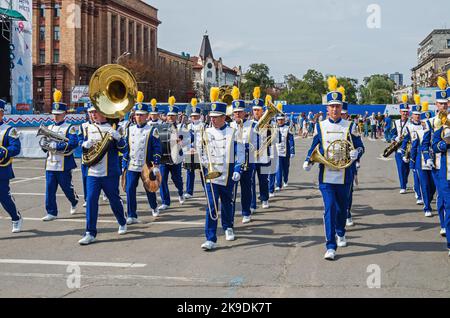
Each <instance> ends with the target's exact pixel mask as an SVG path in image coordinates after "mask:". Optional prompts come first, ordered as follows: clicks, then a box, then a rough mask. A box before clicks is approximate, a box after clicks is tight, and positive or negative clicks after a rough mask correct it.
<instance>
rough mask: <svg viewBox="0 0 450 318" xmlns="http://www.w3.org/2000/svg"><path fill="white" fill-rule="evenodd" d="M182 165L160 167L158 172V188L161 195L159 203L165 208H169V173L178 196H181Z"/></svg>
mask: <svg viewBox="0 0 450 318" xmlns="http://www.w3.org/2000/svg"><path fill="white" fill-rule="evenodd" d="M181 166H182V165H181V164H178V165H161V167H160V171H161V177H162V182H161V187H160V193H161V201H162V204H165V205H167V206H170V191H169V183H168V182H169V172H170V175H171V177H172V181H173V183H175V187H176V188H177V190H178V196H180V197H181V196H182V195H183V176H182V175H181V172H182V171H181V170H182V167H181Z"/></svg>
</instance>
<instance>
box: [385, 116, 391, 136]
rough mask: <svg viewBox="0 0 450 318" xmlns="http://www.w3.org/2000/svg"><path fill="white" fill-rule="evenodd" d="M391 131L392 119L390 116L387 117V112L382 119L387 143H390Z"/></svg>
mask: <svg viewBox="0 0 450 318" xmlns="http://www.w3.org/2000/svg"><path fill="white" fill-rule="evenodd" d="M391 131H392V119H391V117H389V114H386V118H385V119H384V138H385V139H386V142H388V143H391V140H392V137H391Z"/></svg>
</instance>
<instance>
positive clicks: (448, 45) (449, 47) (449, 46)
mask: <svg viewBox="0 0 450 318" xmlns="http://www.w3.org/2000/svg"><path fill="white" fill-rule="evenodd" d="M447 49H450V39H447Z"/></svg>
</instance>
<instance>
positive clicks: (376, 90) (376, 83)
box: [359, 74, 395, 104]
mask: <svg viewBox="0 0 450 318" xmlns="http://www.w3.org/2000/svg"><path fill="white" fill-rule="evenodd" d="M394 89H395V82H394V81H392V80H391V79H390V78H389V77H388V76H387V75H379V74H376V75H372V76H370V77H366V78H365V79H364V84H363V85H361V87H360V88H359V92H360V94H361V104H389V103H391V102H392V94H393V92H394Z"/></svg>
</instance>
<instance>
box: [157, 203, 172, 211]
mask: <svg viewBox="0 0 450 318" xmlns="http://www.w3.org/2000/svg"><path fill="white" fill-rule="evenodd" d="M168 208H169V206H168V205H165V204H163V205H161V206H160V207H159V208H158V210H160V211H165V210H167V209H168Z"/></svg>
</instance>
